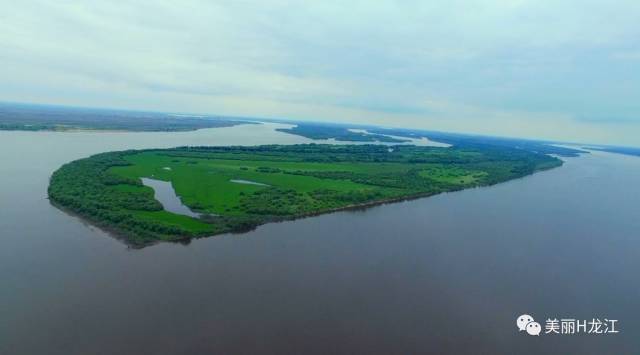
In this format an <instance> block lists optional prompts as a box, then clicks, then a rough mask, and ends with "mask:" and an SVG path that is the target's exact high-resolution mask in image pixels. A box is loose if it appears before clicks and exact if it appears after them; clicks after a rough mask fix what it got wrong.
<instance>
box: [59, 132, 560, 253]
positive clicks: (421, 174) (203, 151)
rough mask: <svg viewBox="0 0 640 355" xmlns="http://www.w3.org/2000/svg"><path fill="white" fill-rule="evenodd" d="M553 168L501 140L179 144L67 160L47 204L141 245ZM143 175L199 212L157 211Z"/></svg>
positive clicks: (549, 161)
mask: <svg viewBox="0 0 640 355" xmlns="http://www.w3.org/2000/svg"><path fill="white" fill-rule="evenodd" d="M561 164H562V162H561V161H560V160H559V159H557V158H553V157H550V156H548V155H545V154H540V153H536V152H530V151H526V150H522V149H513V148H505V147H499V146H485V147H482V148H480V147H477V146H476V147H461V148H459V147H455V146H454V147H451V148H436V147H416V146H410V145H395V146H384V145H319V144H306V145H267V146H255V147H238V146H234V147H182V148H175V149H165V150H141V151H122V152H110V153H102V154H97V155H94V156H92V157H89V158H85V159H80V160H77V161H74V162H71V163H68V164H65V165H64V166H62V167H61V168H60V169H59V170H57V171H56V172H55V173H54V174H53V175H52V177H51V181H50V185H49V189H48V192H49V197H50V200H51V201H52V203H54V204H55V205H57V206H59V207H61V208H64V209H66V210H68V211H71V212H73V213H76V214H78V215H80V216H83V217H84V218H86V219H88V220H90V221H92V222H93V223H95V224H96V225H99V226H101V227H103V228H105V229H108V230H111V231H113V232H115V233H116V234H117V235H119V236H121V237H122V238H123V239H124V240H125V241H126V242H127V243H129V244H131V245H134V246H145V245H149V244H151V243H153V242H156V241H162V240H165V241H180V240H185V239H189V238H193V237H202V236H210V235H214V234H219V233H223V232H239V231H245V230H248V229H251V228H253V227H255V226H257V225H259V224H263V223H267V222H270V221H276V220H282V219H290V218H298V217H302V216H307V215H313V214H318V213H324V212H328V211H333V210H338V209H343V208H352V207H358V206H364V205H371V204H377V203H382V202H390V201H395V200H400V199H407V198H416V197H421V196H429V195H433V194H437V193H441V192H446V191H455V190H460V189H464V188H469V187H475V186H484V185H491V184H496V183H499V182H502V181H506V180H510V179H514V178H518V177H522V176H525V175H528V174H531V173H534V172H535V171H538V170H544V169H549V168H553V167H556V166H559V165H561ZM141 177H147V178H152V179H157V180H163V181H169V182H171V184H172V186H173V187H174V189H175V192H176V194H177V195H178V196H179V197H180V199H181V200H182V202H183V203H184V204H185V205H186V206H188V207H189V208H190V209H192V210H194V211H197V212H198V213H200V214H201V217H200V218H193V217H188V216H184V215H178V214H174V213H170V212H167V211H165V210H163V207H162V205H161V204H160V203H159V202H158V201H156V200H155V199H154V191H153V190H152V189H151V188H149V187H147V186H144V185H143V184H142V181H141V179H140V178H141ZM238 181H249V182H253V183H252V184H246V183H245V184H243V183H238Z"/></svg>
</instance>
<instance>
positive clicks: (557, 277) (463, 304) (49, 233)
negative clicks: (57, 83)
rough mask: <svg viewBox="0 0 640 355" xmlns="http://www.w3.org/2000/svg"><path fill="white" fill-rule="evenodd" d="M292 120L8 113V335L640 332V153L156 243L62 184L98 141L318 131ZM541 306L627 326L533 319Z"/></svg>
mask: <svg viewBox="0 0 640 355" xmlns="http://www.w3.org/2000/svg"><path fill="white" fill-rule="evenodd" d="M274 126H275V125H253V126H237V127H232V128H222V129H208V130H201V131H196V132H187V133H93V132H72V133H54V132H40V133H38V132H0V238H1V242H2V244H1V246H0V282H1V285H0V354H64V355H69V354H82V355H85V354H109V355H111V354H205V353H211V354H262V353H269V354H289V353H294V354H295V353H298V354H300V353H309V354H333V353H335V354H417V353H429V352H433V353H438V354H446V353H474V354H481V353H486V354H522V353H531V354H537V353H558V354H573V353H583V354H590V353H593V354H599V353H607V354H622V353H629V354H631V353H638V351H640V321H639V319H638V318H640V278H639V276H638V275H640V158H637V157H628V156H622V155H614V154H607V153H599V152H596V153H593V154H589V155H584V156H582V157H579V158H568V159H566V164H565V165H564V166H563V167H561V168H557V169H554V170H551V171H547V172H542V173H538V174H535V175H532V176H529V177H526V178H523V179H519V180H514V181H510V182H507V183H504V184H500V185H496V186H492V187H487V188H478V189H472V190H465V191H461V192H455V193H448V194H443V195H439V196H435V197H431V198H425V199H420V200H414V201H409V202H403V203H396V204H389V205H383V206H378V207H374V208H370V209H367V210H364V211H351V212H338V213H332V214H328V215H323V216H318V217H313V218H307V219H302V220H297V221H291V222H283V223H275V224H268V225H264V226H261V227H259V228H258V229H257V230H255V231H253V232H249V233H245V234H235V235H232V234H229V235H222V236H217V237H213V238H205V239H200V240H196V241H193V242H192V243H190V244H189V245H179V244H160V245H155V246H152V247H148V248H144V249H142V250H133V249H128V248H127V247H126V246H125V245H124V244H122V243H121V242H119V241H118V240H116V239H114V238H111V237H110V236H109V235H108V234H106V233H104V232H102V231H100V230H98V229H96V228H94V227H91V226H89V225H86V224H85V223H83V222H82V221H80V220H79V219H77V218H75V217H72V216H69V215H67V214H65V213H64V212H62V211H60V210H58V209H56V208H55V207H53V206H51V205H50V204H49V202H48V200H47V199H46V189H47V184H48V179H49V176H50V175H51V173H52V172H53V171H54V170H55V169H57V168H58V167H59V166H60V165H62V164H64V163H66V162H69V161H71V160H74V159H78V158H81V157H86V156H89V155H91V154H94V153H98V152H103V151H110V150H123V149H129V148H152V147H173V146H179V145H229V144H250V145H252V144H263V143H296V142H308V141H309V140H307V139H304V138H300V137H296V136H292V135H287V134H284V133H278V132H275V131H273V128H274ZM522 313H528V314H530V315H531V316H533V317H534V318H535V319H536V321H538V322H540V323H541V324H542V326H543V327H544V323H545V320H546V319H547V318H558V319H561V318H574V319H580V320H585V319H588V320H591V319H592V318H600V319H601V320H604V319H605V318H607V319H612V320H617V321H618V322H617V323H616V330H617V331H619V333H616V334H597V335H596V334H579V335H557V334H541V335H540V336H539V337H535V336H529V335H527V334H524V333H523V332H518V331H517V328H516V325H515V319H516V317H517V316H518V315H520V314H522ZM543 333H544V331H543Z"/></svg>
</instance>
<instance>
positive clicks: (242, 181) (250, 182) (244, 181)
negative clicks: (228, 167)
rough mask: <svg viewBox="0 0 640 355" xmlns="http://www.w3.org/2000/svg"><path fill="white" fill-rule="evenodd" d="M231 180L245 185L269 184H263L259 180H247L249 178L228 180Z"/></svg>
mask: <svg viewBox="0 0 640 355" xmlns="http://www.w3.org/2000/svg"><path fill="white" fill-rule="evenodd" d="M229 181H231V182H235V183H237V184H245V185H257V186H269V185H267V184H263V183H261V182H255V181H249V180H242V179H231V180H229Z"/></svg>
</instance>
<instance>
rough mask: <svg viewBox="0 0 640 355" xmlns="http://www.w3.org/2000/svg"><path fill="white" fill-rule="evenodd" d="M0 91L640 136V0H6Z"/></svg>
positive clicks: (639, 140)
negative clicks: (102, 0)
mask: <svg viewBox="0 0 640 355" xmlns="http://www.w3.org/2000/svg"><path fill="white" fill-rule="evenodd" d="M0 5H2V8H3V9H4V10H3V11H2V12H0V78H1V79H0V80H1V81H0V101H19V102H38V103H52V104H69V105H80V106H98V107H113V108H131V109H147V110H160V111H173V112H193V113H213V114H223V115H236V116H253V117H280V118H293V119H305V120H306V119H308V120H324V121H334V122H354V123H374V124H380V125H385V126H398V127H414V128H427V129H435V130H445V131H456V132H469V133H484V134H492V135H504V136H520V137H536V138H549V139H562V140H569V141H581V142H592V143H612V144H626V145H640V1H638V0H629V1H615V0H612V1H590V0H576V1H562V0H531V1H528V0H522V1H518V0H514V1H510V0H491V1H489V0H487V1H471V0H469V1H456V0H431V1H429V0H422V1H383V0H376V1H371V0H369V1H354V0H350V1H344V0H340V1H331V0H318V1H306V2H305V1H265V0H260V1H239V0H235V1H218V2H216V1H193V0H181V1H174V0H172V1H148V2H147V1H140V0H132V1H104V2H101V1H85V2H80V1H77V2H73V1H61V0H57V1H42V2H38V1H29V0H22V1H5V0H0Z"/></svg>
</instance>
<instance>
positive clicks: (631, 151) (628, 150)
mask: <svg viewBox="0 0 640 355" xmlns="http://www.w3.org/2000/svg"><path fill="white" fill-rule="evenodd" d="M584 149H589V150H599V151H603V152H609V153H618V154H624V155H633V156H637V157H640V148H633V147H616V146H606V145H604V146H596V147H591V146H589V147H584Z"/></svg>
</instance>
